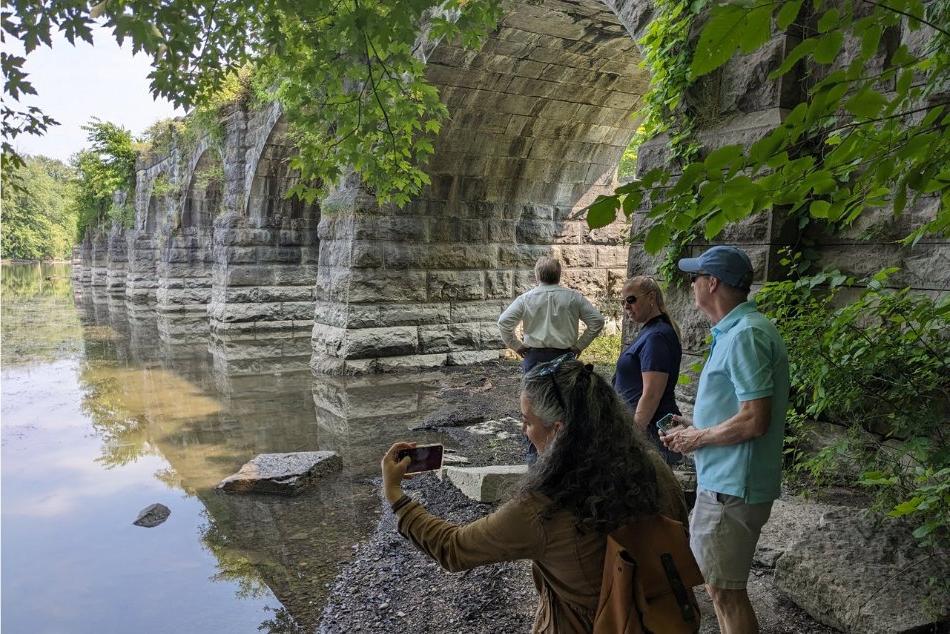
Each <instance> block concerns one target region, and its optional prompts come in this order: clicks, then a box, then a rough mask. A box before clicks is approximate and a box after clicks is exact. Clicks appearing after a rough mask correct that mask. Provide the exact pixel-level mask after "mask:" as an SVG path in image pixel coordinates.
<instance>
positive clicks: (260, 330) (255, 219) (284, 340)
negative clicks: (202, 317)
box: [208, 111, 320, 367]
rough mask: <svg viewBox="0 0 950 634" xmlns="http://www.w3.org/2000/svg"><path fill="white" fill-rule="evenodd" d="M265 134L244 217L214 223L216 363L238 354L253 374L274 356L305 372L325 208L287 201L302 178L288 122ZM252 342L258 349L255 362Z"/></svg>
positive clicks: (252, 163)
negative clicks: (257, 363)
mask: <svg viewBox="0 0 950 634" xmlns="http://www.w3.org/2000/svg"><path fill="white" fill-rule="evenodd" d="M265 115H273V113H272V112H271V111H268V112H267V113H265ZM265 123H266V122H265ZM248 127H249V128H250V127H251V126H250V125H249V126H248ZM264 132H265V133H266V137H264V138H266V142H264V143H263V144H256V143H254V142H253V140H251V142H250V143H249V144H248V149H247V152H248V153H249V154H251V155H252V156H249V157H248V159H247V160H246V165H248V166H249V167H251V168H252V169H253V177H252V178H249V182H250V190H249V192H248V195H247V197H246V199H245V203H244V207H243V213H237V212H230V213H227V214H225V215H224V216H222V217H220V218H218V219H217V220H216V221H215V229H214V264H213V289H212V296H211V303H210V305H209V309H208V312H209V316H210V323H211V331H212V334H213V335H214V338H215V339H217V340H219V343H220V346H219V347H220V348H221V349H220V350H218V351H217V352H216V358H222V359H228V358H229V355H230V353H231V352H232V350H231V349H232V347H234V350H235V351H239V354H240V355H241V359H240V362H241V363H244V364H247V365H248V366H249V367H250V366H253V365H254V358H255V356H257V357H261V356H262V355H265V356H267V355H273V354H274V353H275V352H276V353H277V354H278V355H279V356H287V357H296V358H297V359H298V361H299V362H300V363H301V364H302V365H303V366H306V363H307V361H308V360H309V356H310V347H309V344H308V343H307V339H308V336H309V333H310V330H311V328H312V325H313V292H314V284H315V282H316V272H317V258H318V254H319V240H318V238H317V226H318V223H319V221H320V207H319V205H317V204H316V203H313V204H304V203H302V202H301V201H300V200H298V199H296V198H288V197H287V192H288V191H289V190H290V189H291V188H292V187H293V186H294V185H295V184H296V183H297V174H296V172H295V171H294V170H292V169H291V167H290V159H291V158H292V157H293V156H294V154H295V153H296V150H295V149H294V148H293V147H292V146H291V145H290V144H289V143H288V140H287V124H286V121H285V120H284V119H283V118H278V119H276V122H274V123H273V126H272V127H271V128H270V129H269V130H268V129H265V130H264ZM258 148H259V149H258ZM254 152H258V154H257V155H256V156H254V155H253V153H254ZM237 339H240V340H243V341H242V342H240V343H239V342H238V341H237ZM249 341H257V342H259V346H258V347H259V350H258V351H257V353H256V355H255V353H254V351H253V346H250V345H249ZM275 346H277V347H276V348H275ZM235 354H238V352H235ZM235 360H236V361H237V359H235Z"/></svg>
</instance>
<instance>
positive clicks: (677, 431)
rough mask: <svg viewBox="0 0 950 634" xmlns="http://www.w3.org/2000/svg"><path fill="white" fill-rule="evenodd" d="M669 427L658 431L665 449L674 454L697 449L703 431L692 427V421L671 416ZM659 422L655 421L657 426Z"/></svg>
mask: <svg viewBox="0 0 950 634" xmlns="http://www.w3.org/2000/svg"><path fill="white" fill-rule="evenodd" d="M671 419H672V420H671V426H670V427H668V428H667V429H666V430H665V431H664V430H662V429H661V430H660V440H661V441H663V444H664V445H666V448H667V449H669V450H671V451H675V452H676V453H690V452H692V451H695V450H696V449H699V448H700V447H701V446H702V444H701V443H700V442H699V441H700V438H701V437H702V435H703V430H700V429H696V428H695V427H693V421H692V420H690V419H688V418H686V417H685V416H672V417H671ZM659 423H660V421H657V425H659Z"/></svg>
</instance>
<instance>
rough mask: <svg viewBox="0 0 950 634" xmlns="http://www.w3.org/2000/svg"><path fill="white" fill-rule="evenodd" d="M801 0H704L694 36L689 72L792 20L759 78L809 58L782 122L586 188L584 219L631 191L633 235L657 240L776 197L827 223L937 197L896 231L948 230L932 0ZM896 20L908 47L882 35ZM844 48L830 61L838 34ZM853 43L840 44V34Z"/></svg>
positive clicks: (943, 80) (942, 85)
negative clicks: (788, 34)
mask: <svg viewBox="0 0 950 634" xmlns="http://www.w3.org/2000/svg"><path fill="white" fill-rule="evenodd" d="M810 6H811V7H813V9H814V12H813V14H811V13H810V12H809V11H808V10H807V9H805V8H803V2H802V0H789V1H777V2H765V3H760V4H754V5H749V4H745V3H727V4H720V5H716V6H713V7H712V9H711V10H710V14H709V18H708V20H707V21H706V23H705V25H704V26H703V28H702V30H701V32H700V35H699V38H698V40H697V43H696V50H695V52H694V54H693V56H692V60H691V62H690V72H689V77H690V78H698V77H701V76H703V75H706V74H708V73H711V72H713V71H714V70H716V69H718V68H720V67H721V66H722V65H724V64H725V63H726V62H728V60H729V59H731V58H732V57H733V55H734V54H736V53H737V52H738V53H751V52H753V51H755V50H757V49H758V48H759V47H761V46H762V45H763V44H765V43H766V41H767V40H768V39H769V38H770V36H771V34H772V33H773V29H772V26H773V24H774V25H775V27H776V28H777V29H778V31H785V30H786V29H788V28H789V27H791V26H793V25H795V27H796V28H798V29H800V30H801V31H802V32H803V33H804V34H805V37H804V39H803V40H802V41H801V43H799V44H798V45H797V46H796V47H795V48H794V49H792V50H791V51H790V52H789V53H788V55H787V56H786V59H785V61H784V63H783V64H782V65H781V66H780V67H779V68H777V69H775V70H774V71H773V72H772V73H771V75H770V78H771V79H778V78H780V77H782V76H784V75H786V74H787V73H789V72H791V71H792V70H793V68H795V67H796V65H797V64H799V63H802V62H807V63H808V64H809V65H810V66H811V67H813V68H815V69H817V70H816V72H815V73H814V79H815V81H814V84H813V85H812V86H811V88H810V89H809V91H808V95H807V99H806V100H805V101H804V102H803V103H801V104H799V105H798V106H797V107H796V108H795V109H794V110H793V111H792V112H791V113H789V115H788V116H787V117H786V118H785V120H784V121H783V123H782V125H780V126H779V127H778V128H776V129H775V130H774V131H772V132H771V133H770V134H768V135H767V136H765V138H763V139H761V140H759V141H757V142H756V143H754V144H752V145H751V146H750V147H748V148H746V147H744V146H742V145H736V144H734V145H727V146H724V147H720V148H717V149H716V150H714V151H712V152H709V153H707V154H706V155H705V156H704V157H703V158H702V159H701V160H700V159H698V158H697V159H695V160H689V162H688V163H687V164H686V165H685V166H683V168H682V170H681V173H678V172H680V170H675V171H673V170H669V169H663V168H657V169H653V170H650V171H649V172H647V173H646V174H644V175H642V178H641V179H640V180H639V181H635V182H632V183H627V184H625V185H623V186H621V187H620V188H618V189H617V190H616V192H615V193H614V195H612V196H605V197H603V198H601V199H599V200H598V201H596V202H595V203H594V204H593V205H592V206H591V208H590V210H589V213H588V223H589V224H590V225H591V226H592V227H600V226H604V225H606V224H608V223H610V222H612V221H613V219H614V217H615V214H616V212H617V210H619V209H623V211H624V212H625V213H626V214H627V215H628V216H629V215H630V214H631V213H632V212H633V211H634V210H636V209H639V208H640V205H641V202H642V201H643V200H644V199H647V200H649V201H650V212H649V214H648V215H649V218H650V219H651V220H652V221H653V224H652V225H651V226H650V228H649V230H648V231H647V232H646V233H645V235H644V236H643V238H644V242H645V246H646V249H647V251H649V252H651V253H656V252H658V251H659V250H660V249H661V248H663V247H664V246H666V245H668V244H669V243H670V242H671V241H672V240H673V239H674V237H675V236H677V235H679V234H680V232H683V231H688V230H690V229H694V228H695V229H699V230H701V231H702V233H703V235H704V236H705V237H706V238H708V239H713V238H715V237H716V236H717V235H719V234H720V233H721V231H722V230H723V228H725V226H726V225H727V224H729V223H734V222H738V221H741V220H743V219H745V218H747V217H749V216H751V215H753V214H757V213H762V212H766V211H769V210H771V209H773V208H775V207H779V206H783V207H786V208H787V209H789V210H790V212H791V213H796V212H798V211H800V210H801V211H802V212H803V213H807V214H808V216H810V217H811V218H812V219H815V220H816V221H819V222H823V223H828V224H837V225H841V224H851V223H853V222H854V221H855V220H856V219H857V218H858V217H860V216H861V215H862V214H864V213H866V212H868V211H869V210H871V209H874V208H881V207H884V208H888V209H890V210H891V211H892V213H893V214H894V215H900V214H901V213H902V212H903V211H904V210H905V209H906V208H907V206H908V205H909V204H911V205H912V204H915V203H918V202H919V201H920V200H921V199H924V198H927V197H933V198H935V199H937V200H938V201H939V202H938V205H937V207H938V209H937V212H936V214H935V215H934V217H933V218H932V219H931V220H930V221H929V222H927V223H925V224H923V225H922V226H920V227H917V228H915V229H914V230H913V231H912V232H909V233H908V234H907V235H906V236H905V238H904V242H905V243H913V242H915V241H917V240H919V239H920V238H921V237H922V236H924V235H927V234H931V233H932V234H941V235H945V234H946V233H947V232H948V230H950V213H948V210H947V207H948V206H947V203H948V197H950V160H948V159H950V139H948V135H950V126H948V123H950V117H948V111H947V106H948V105H950V104H948V103H946V96H945V92H946V90H947V87H948V82H950V32H948V31H947V30H946V29H945V28H943V27H942V26H940V25H945V24H947V23H948V16H950V9H948V7H947V4H946V3H939V2H933V3H930V4H928V5H927V6H926V7H925V6H924V5H923V4H922V3H920V2H919V1H918V0H895V1H894V2H889V3H888V4H883V3H877V2H869V1H868V0H854V1H851V0H848V1H845V2H839V3H834V4H831V3H827V2H825V1H824V0H815V2H813V3H811V5H810ZM901 30H903V31H904V32H905V33H908V34H910V36H911V37H910V38H908V39H910V40H911V41H914V42H916V44H915V45H914V46H913V47H911V46H910V45H908V44H907V43H903V44H900V45H899V46H897V47H896V48H895V49H894V50H889V49H888V47H887V46H885V45H884V37H883V36H884V35H885V32H890V33H893V34H896V33H898V32H899V31H901ZM846 42H847V43H849V46H850V48H849V50H850V51H853V55H852V56H851V57H850V58H849V59H848V62H847V63H843V62H842V61H841V60H842V55H841V54H842V52H843V48H844V47H845V44H846ZM851 43H853V44H851Z"/></svg>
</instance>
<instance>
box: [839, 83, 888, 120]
mask: <svg viewBox="0 0 950 634" xmlns="http://www.w3.org/2000/svg"><path fill="white" fill-rule="evenodd" d="M886 105H887V97H885V96H884V95H882V94H881V93H879V92H878V91H876V90H874V89H873V88H871V87H870V86H865V87H864V88H862V89H861V90H860V91H859V92H858V94H856V95H855V96H853V97H851V99H848V101H846V102H845V104H844V108H845V110H847V111H848V112H850V113H851V114H853V115H854V116H856V117H864V118H866V119H873V118H874V117H876V116H878V115H879V114H880V113H881V110H883V109H884V106H886Z"/></svg>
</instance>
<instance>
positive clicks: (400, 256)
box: [77, 0, 946, 373]
mask: <svg viewBox="0 0 950 634" xmlns="http://www.w3.org/2000/svg"><path fill="white" fill-rule="evenodd" d="M651 14H652V10H651V9H650V7H649V3H646V2H643V0H609V1H608V2H606V3H601V2H596V1H594V0H572V1H566V0H544V1H542V2H518V3H514V5H513V6H512V8H511V10H510V13H509V14H508V15H507V16H506V17H504V18H503V19H502V21H501V23H500V25H499V26H498V28H497V29H496V31H495V32H493V33H492V34H491V35H490V36H489V37H488V38H487V39H486V41H485V43H484V45H483V47H482V48H481V50H478V51H471V50H464V49H461V48H458V47H457V46H455V45H453V44H452V43H449V42H437V43H430V44H429V46H428V48H427V51H426V65H427V75H428V79H429V80H430V81H431V82H432V83H433V84H434V85H435V86H437V87H438V88H439V90H440V92H441V95H442V98H443V100H444V101H445V103H446V105H447V106H448V109H449V111H450V117H451V118H450V120H449V121H448V122H447V124H446V126H445V128H444V130H443V132H442V133H441V135H440V136H439V138H438V139H437V141H436V144H435V146H436V153H435V156H434V157H433V159H432V161H431V162H430V165H429V167H428V168H427V170H428V174H429V176H430V178H431V181H432V182H431V185H429V186H427V187H426V188H425V190H424V191H423V192H422V193H421V194H420V195H419V196H417V197H416V198H415V199H414V200H413V201H412V202H410V203H409V204H408V205H407V207H406V208H404V209H396V208H393V207H390V206H380V205H378V204H377V203H376V201H375V199H374V198H373V196H372V195H371V193H370V192H367V191H366V189H365V188H363V187H361V186H360V184H359V182H358V179H354V178H349V179H347V180H346V181H345V182H344V183H343V184H341V185H340V186H339V187H337V188H336V189H335V190H334V191H333V193H332V194H331V195H330V196H329V197H328V198H326V199H323V200H319V201H316V202H314V203H312V204H304V203H303V202H300V201H299V200H296V199H288V198H286V196H285V194H286V193H287V191H288V190H289V189H290V188H291V187H292V186H293V185H294V184H295V183H296V182H297V176H296V174H295V173H294V171H293V170H292V169H291V168H290V159H291V158H292V157H293V156H294V148H293V146H292V145H291V143H290V142H289V140H288V135H287V121H286V119H285V117H284V116H283V115H282V113H281V112H280V110H279V108H277V107H276V106H271V107H267V108H264V109H259V110H254V109H248V108H247V107H245V106H243V105H241V104H234V105H233V106H230V107H229V108H228V109H226V112H225V113H224V115H223V128H224V138H223V141H222V142H215V141H213V140H212V139H211V138H206V139H203V140H201V141H200V142H198V143H197V144H196V145H195V146H194V147H185V146H184V145H183V144H179V145H177V146H174V147H172V149H171V150H170V151H169V153H168V154H167V155H163V156H154V157H149V158H147V159H143V160H142V161H140V163H139V166H138V175H137V184H136V189H135V192H134V194H133V195H131V196H130V197H129V200H132V201H133V202H134V205H135V210H136V216H135V217H136V220H135V226H134V227H133V228H131V229H123V228H120V227H113V228H111V229H109V228H105V227H103V228H100V229H98V230H93V231H90V232H88V234H87V235H86V239H85V241H84V243H83V245H82V249H81V255H82V258H81V262H82V264H81V266H80V267H79V270H78V271H77V272H78V274H79V277H80V279H81V280H82V281H83V282H85V283H87V284H91V285H93V286H101V287H103V288H105V289H107V290H108V292H109V293H110V294H112V295H113V296H114V297H116V298H117V299H119V300H121V301H125V302H126V303H127V304H128V305H129V307H130V311H135V310H139V309H141V308H142V307H151V308H153V309H154V310H156V311H157V313H158V315H159V320H158V327H159V329H160V330H162V332H166V331H169V330H170V329H173V328H179V329H182V328H184V329H186V330H195V331H199V330H207V331H210V333H211V335H212V336H213V337H214V338H215V339H217V340H219V341H222V342H225V343H226V342H228V341H238V342H239V344H238V346H239V347H243V346H244V343H245V342H247V341H253V342H255V345H256V346H258V348H260V349H261V350H260V351H261V354H260V355H259V357H263V356H266V355H265V354H264V352H265V351H266V352H269V351H272V350H274V349H277V348H284V347H288V346H289V347H293V348H294V349H295V350H300V351H301V354H300V358H301V360H303V358H304V357H306V358H307V360H308V362H309V363H310V364H311V366H312V367H313V368H314V369H315V370H316V371H318V372H327V373H338V372H339V373H347V372H359V371H363V370H374V369H386V368H393V367H396V368H401V367H417V368H418V367H423V368H424V367H434V366H438V365H443V364H465V363H470V362H476V361H479V360H485V359H490V358H495V357H497V356H498V353H499V350H500V349H501V348H502V345H501V342H500V340H499V336H498V332H497V328H496V326H495V320H496V319H497V317H498V314H499V313H500V311H501V310H502V309H503V307H504V306H505V305H506V304H507V303H508V302H510V301H511V299H512V298H513V297H515V296H516V295H517V294H519V293H520V292H522V291H524V290H525V289H526V288H528V287H530V286H531V285H532V284H533V275H532V271H531V267H532V265H533V263H534V261H535V259H536V258H537V257H538V256H539V255H542V254H554V255H557V256H559V257H560V258H561V260H562V261H563V262H564V264H565V265H566V273H565V282H566V284H568V285H570V286H572V287H575V288H577V289H579V290H581V291H583V292H584V293H585V294H586V295H587V296H589V297H590V298H591V299H593V300H594V301H595V302H597V303H598V304H599V305H600V306H601V307H602V308H604V309H605V310H606V311H607V312H609V313H610V314H612V315H613V316H617V313H618V308H617V306H616V302H615V301H613V300H614V299H615V298H616V296H617V295H618V292H619V287H620V286H621V284H622V281H623V279H624V278H625V277H626V276H627V275H628V273H650V272H654V271H655V270H656V266H657V260H655V259H654V258H650V257H645V256H644V254H643V252H642V249H641V248H639V245H637V244H634V246H633V247H632V248H631V247H630V246H629V245H628V244H627V243H626V239H627V237H628V235H629V227H627V226H626V225H625V224H623V223H620V222H618V223H615V224H614V225H613V226H610V227H607V228H606V229H603V230H598V231H589V230H588V229H587V227H586V224H585V222H584V221H583V219H579V218H576V214H577V213H578V212H579V211H581V210H582V209H583V208H584V207H585V206H586V205H587V204H588V203H590V202H591V201H592V200H593V199H594V197H595V196H596V195H598V194H600V193H604V192H608V191H612V189H613V185H614V184H615V183H614V181H615V170H616V167H617V164H618V162H619V159H620V156H621V154H622V152H623V150H624V148H625V147H626V145H627V144H628V142H629V141H630V139H631V137H632V135H633V132H634V127H635V123H634V121H633V119H632V118H631V114H632V113H633V112H634V111H635V110H636V108H637V107H638V105H639V103H640V100H641V97H642V95H643V93H644V91H645V89H646V85H647V78H646V77H645V76H644V72H643V70H642V69H641V68H640V67H639V62H640V53H639V51H638V49H637V47H636V44H635V39H636V38H637V37H639V36H640V35H641V34H642V33H643V32H644V29H645V28H646V26H647V24H648V23H649V20H650V17H651ZM793 40H794V38H792V37H791V36H789V35H786V34H776V35H775V36H774V37H773V38H772V40H770V42H769V43H768V44H767V45H766V46H765V47H764V48H763V49H762V50H760V51H757V52H756V53H755V54H752V55H747V56H740V57H737V58H736V59H734V60H733V61H732V62H730V63H729V64H727V65H726V67H725V68H724V69H723V70H722V71H721V72H718V73H716V74H714V75H711V76H709V77H708V78H704V79H703V81H702V82H700V84H701V85H700V86H698V87H697V89H696V91H695V94H693V93H690V94H687V95H685V96H684V98H685V99H687V100H689V101H690V102H691V103H692V105H693V106H694V107H695V108H696V110H698V111H701V112H702V113H703V114H704V117H703V120H702V121H700V122H698V126H699V138H700V140H701V141H702V142H703V143H705V144H706V145H707V146H708V147H714V146H717V145H722V144H727V143H736V142H741V143H749V142H752V141H754V140H756V139H758V138H761V137H762V136H763V135H764V134H765V133H767V132H769V131H771V130H772V129H774V128H775V127H776V126H777V125H779V124H780V123H781V120H782V117H783V116H784V113H785V112H787V110H788V109H789V108H790V107H792V106H794V105H795V104H797V103H798V102H799V101H800V100H801V91H802V89H803V88H802V83H801V81H800V80H801V77H804V76H805V69H803V71H802V75H801V76H799V75H797V74H796V73H792V74H790V75H786V76H785V77H784V78H783V79H781V80H776V81H773V80H768V79H766V77H767V75H768V71H769V70H770V69H772V68H774V67H775V66H776V65H777V64H778V63H780V61H781V59H782V56H783V55H784V51H785V50H786V48H788V47H789V46H790V44H794V41H793ZM665 160H666V154H665V142H664V141H663V140H662V139H660V140H656V141H652V142H648V143H647V144H645V145H644V146H642V147H641V150H640V152H639V157H638V162H639V165H638V169H639V170H640V171H643V170H645V169H648V168H651V167H655V166H658V165H663V164H664V162H665ZM645 211H646V208H644V209H641V210H640V212H639V213H638V214H637V215H636V216H635V228H638V227H639V226H640V223H641V222H642V218H643V213H645ZM794 230H795V228H794V227H788V226H786V223H784V222H782V218H781V214H780V213H776V214H775V215H774V216H773V215H762V216H759V217H757V218H755V219H753V220H751V221H749V222H747V223H745V224H744V225H742V226H740V227H737V228H731V229H730V230H729V231H730V233H729V235H728V236H725V237H724V239H728V240H730V241H732V242H737V243H741V244H743V245H744V246H745V247H746V248H747V250H748V251H749V252H750V253H751V254H752V256H753V261H754V262H755V264H756V268H757V280H759V281H761V280H764V279H769V278H770V277H771V276H773V275H775V274H776V269H777V266H776V262H777V257H776V251H777V249H778V248H779V247H780V246H781V245H783V244H788V243H789V242H790V241H791V240H792V239H793V238H794V236H793V235H790V233H789V232H790V231H794ZM886 241H887V240H884V239H882V240H881V241H880V242H881V244H883V243H885V242H886ZM695 248H697V249H698V248H701V246H697V247H695ZM941 248H943V249H944V255H946V253H945V251H946V249H945V246H944V247H941ZM839 250H840V249H839ZM869 259H870V260H873V258H867V257H857V258H847V260H848V262H849V265H852V266H860V265H861V264H860V263H862V262H867V261H869ZM914 262H919V263H920V264H921V265H922V266H923V267H925V268H927V267H930V268H932V266H933V262H935V260H933V257H932V256H931V255H930V254H929V252H927V253H925V254H924V258H923V260H921V259H919V258H918V259H915V260H913V261H912V262H911V265H912V266H913V263H914ZM928 262H931V264H928ZM916 273H917V272H914V271H911V273H910V276H911V277H912V278H913V279H911V280H910V283H911V284H914V283H916V282H917V281H918V279H917V278H921V279H924V278H926V276H927V275H926V274H927V272H926V271H921V273H922V275H917V274H916ZM687 307H688V304H683V303H680V304H679V305H677V303H676V302H675V301H674V305H673V309H674V312H682V313H683V314H680V315H677V316H679V317H681V318H683V320H684V321H686V322H687V326H689V323H688V322H689V321H690V317H689V315H687V313H689V312H691V311H689V309H688V308H687ZM692 319H694V320H695V318H692ZM296 339H304V340H306V341H309V349H307V347H306V346H304V347H301V346H298V345H297V341H296ZM688 339H690V341H688V343H691V344H695V345H691V346H688V347H690V348H692V349H698V348H699V347H700V345H701V342H702V335H699V334H697V335H696V336H691V337H688ZM245 352H248V351H247V350H245ZM252 357H253V355H252V356H251V357H248V358H246V359H244V361H245V362H246V363H248V364H251V363H252V362H253V361H252ZM232 361H233V362H237V361H238V360H237V359H232Z"/></svg>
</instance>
